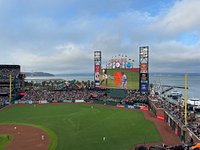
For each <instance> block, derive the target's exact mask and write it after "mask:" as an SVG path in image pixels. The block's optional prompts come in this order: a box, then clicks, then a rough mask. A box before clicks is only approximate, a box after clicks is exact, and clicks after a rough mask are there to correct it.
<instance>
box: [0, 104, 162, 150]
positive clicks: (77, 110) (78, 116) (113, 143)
mask: <svg viewBox="0 0 200 150" xmlns="http://www.w3.org/2000/svg"><path fill="white" fill-rule="evenodd" d="M0 118H1V119H0V123H18V124H19V123H21V124H33V125H36V126H41V127H42V128H44V129H46V131H48V132H51V133H50V135H52V134H53V135H55V136H56V137H55V136H54V138H53V140H54V143H56V142H57V148H56V149H57V150H65V149H66V150H94V149H95V150H116V149H117V150H129V149H130V147H132V146H134V145H135V144H138V143H143V142H145V143H148V142H158V141H161V137H160V135H159V133H158V131H157V130H156V127H155V125H154V124H153V123H152V122H150V121H147V120H145V118H144V114H143V113H140V112H134V111H130V110H122V109H116V108H107V107H103V106H94V107H93V108H91V105H86V104H57V105H52V104H46V105H37V106H36V107H34V105H28V106H23V105H18V106H14V107H12V108H8V109H4V110H3V111H0ZM51 137H52V136H51ZM103 137H106V140H105V141H103ZM55 140H56V141H55Z"/></svg>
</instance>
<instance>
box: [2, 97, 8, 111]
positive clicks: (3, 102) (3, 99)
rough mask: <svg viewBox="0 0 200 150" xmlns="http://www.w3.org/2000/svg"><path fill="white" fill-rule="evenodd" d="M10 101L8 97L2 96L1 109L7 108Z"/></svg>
mask: <svg viewBox="0 0 200 150" xmlns="http://www.w3.org/2000/svg"><path fill="white" fill-rule="evenodd" d="M8 101H9V98H8V96H0V109H1V108H3V107H4V106H6V104H7V102H8Z"/></svg>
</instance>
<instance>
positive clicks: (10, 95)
mask: <svg viewBox="0 0 200 150" xmlns="http://www.w3.org/2000/svg"><path fill="white" fill-rule="evenodd" d="M11 99H12V76H11V74H10V102H11Z"/></svg>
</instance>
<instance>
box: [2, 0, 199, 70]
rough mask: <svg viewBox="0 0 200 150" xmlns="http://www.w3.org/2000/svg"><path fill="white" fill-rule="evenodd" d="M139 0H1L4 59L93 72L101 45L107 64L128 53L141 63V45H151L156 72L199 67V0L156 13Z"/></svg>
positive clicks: (42, 67)
mask: <svg viewBox="0 0 200 150" xmlns="http://www.w3.org/2000/svg"><path fill="white" fill-rule="evenodd" d="M141 2H144V3H145V1H144V0H143V1H141ZM141 2H139V1H137V0H136V1H134V2H132V1H130V0H122V1H119V2H118V3H114V0H109V1H100V2H98V5H97V4H96V3H94V1H92V0H87V1H84V3H83V1H78V0H75V1H70V0H69V1H64V0H58V1H47V0H44V1H39V0H36V1H23V0H22V1H20V3H18V2H17V1H14V0H13V1H11V0H10V1H9V0H8V1H3V0H0V21H1V24H0V33H1V34H0V46H1V51H0V55H1V60H0V63H1V64H20V65H21V66H22V71H47V72H50V73H92V72H93V51H94V50H102V54H103V56H102V57H103V64H104V65H105V62H106V61H107V60H108V59H110V58H111V57H112V56H114V55H118V54H126V55H128V56H129V57H131V58H133V59H134V60H135V66H138V50H139V46H146V45H148V46H149V47H150V69H151V71H152V72H199V70H200V65H199V61H200V59H199V58H200V50H199V47H200V41H199V35H200V34H199V31H200V29H199V28H200V20H199V18H200V9H199V8H198V6H200V1H199V0H182V1H175V2H174V3H172V4H171V5H170V6H168V5H167V7H162V8H160V9H158V13H156V14H155V13H154V14H153V13H152V12H151V11H150V10H145V9H141V7H143V5H142V6H141V7H140V6H139V4H140V3H141ZM136 6H137V7H136ZM152 6H153V4H152ZM162 6H164V5H162ZM141 10H142V11H141ZM191 39H192V40H191ZM194 39H195V40H194Z"/></svg>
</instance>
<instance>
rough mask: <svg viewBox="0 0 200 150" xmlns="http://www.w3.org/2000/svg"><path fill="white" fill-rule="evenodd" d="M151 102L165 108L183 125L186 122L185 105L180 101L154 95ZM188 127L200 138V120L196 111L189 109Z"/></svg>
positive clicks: (157, 106)
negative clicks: (173, 101)
mask: <svg viewBox="0 0 200 150" xmlns="http://www.w3.org/2000/svg"><path fill="white" fill-rule="evenodd" d="M150 99H151V103H153V104H154V105H155V106H156V108H163V109H164V110H165V111H166V112H167V113H169V114H170V115H171V116H172V117H173V118H174V119H175V120H176V122H178V123H179V124H181V125H184V124H185V119H184V115H185V114H184V107H183V106H182V105H181V104H180V103H177V104H175V103H171V102H170V101H168V100H166V99H164V98H159V97H154V98H152V97H151V98H150ZM187 127H188V128H189V129H190V130H191V131H192V132H193V133H194V134H195V135H196V136H197V137H198V138H200V122H198V120H197V118H196V116H195V111H188V113H187Z"/></svg>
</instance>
